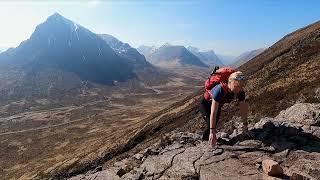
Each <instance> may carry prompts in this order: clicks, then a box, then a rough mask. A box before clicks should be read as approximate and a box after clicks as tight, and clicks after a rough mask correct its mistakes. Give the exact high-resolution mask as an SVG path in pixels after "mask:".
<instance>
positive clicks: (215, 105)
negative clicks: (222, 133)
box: [210, 100, 219, 130]
mask: <svg viewBox="0 0 320 180" xmlns="http://www.w3.org/2000/svg"><path fill="white" fill-rule="evenodd" d="M218 107H219V103H218V102H217V101H215V100H212V104H211V114H210V129H214V130H215V129H216V122H217V121H216V118H217V112H218Z"/></svg>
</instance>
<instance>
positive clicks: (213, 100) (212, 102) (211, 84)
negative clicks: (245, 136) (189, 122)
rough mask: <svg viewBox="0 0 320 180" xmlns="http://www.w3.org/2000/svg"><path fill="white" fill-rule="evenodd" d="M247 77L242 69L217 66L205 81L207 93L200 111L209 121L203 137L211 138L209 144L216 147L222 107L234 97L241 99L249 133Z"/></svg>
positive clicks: (246, 128)
mask: <svg viewBox="0 0 320 180" xmlns="http://www.w3.org/2000/svg"><path fill="white" fill-rule="evenodd" d="M245 83H246V77H245V76H244V75H243V73H242V72H240V71H235V70H233V69H232V68H229V67H224V68H220V69H219V67H215V69H214V71H213V72H212V73H211V75H210V77H209V78H208V79H207V80H206V82H205V93H204V96H203V98H202V99H201V102H200V112H201V114H202V117H203V119H204V120H205V121H206V123H207V128H206V130H205V131H204V133H203V136H202V139H203V140H209V142H208V143H209V146H210V147H215V145H216V142H217V137H216V133H217V130H216V127H217V123H218V121H219V116H220V113H221V107H222V106H223V104H225V103H230V102H231V101H233V100H234V99H237V100H238V101H239V105H240V114H241V119H242V121H243V132H244V133H248V122H247V117H248V105H247V103H246V102H245V92H244V90H243V87H244V86H245Z"/></svg>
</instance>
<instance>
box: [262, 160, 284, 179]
mask: <svg viewBox="0 0 320 180" xmlns="http://www.w3.org/2000/svg"><path fill="white" fill-rule="evenodd" d="M262 169H263V171H264V173H266V174H267V175H269V176H281V175H282V174H283V169H282V168H281V166H280V165H279V164H278V163H277V162H276V161H273V160H271V159H265V160H263V161H262Z"/></svg>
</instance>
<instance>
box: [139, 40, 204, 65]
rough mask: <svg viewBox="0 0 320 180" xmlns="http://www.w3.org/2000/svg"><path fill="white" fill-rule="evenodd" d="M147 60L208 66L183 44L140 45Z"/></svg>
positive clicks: (159, 62)
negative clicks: (153, 46)
mask: <svg viewBox="0 0 320 180" xmlns="http://www.w3.org/2000/svg"><path fill="white" fill-rule="evenodd" d="M138 49H139V50H140V52H144V53H145V54H144V55H145V56H146V58H147V60H148V61H149V62H151V63H152V64H155V65H158V66H186V65H187V66H191V65H193V66H198V67H208V66H207V65H206V64H205V63H204V62H202V61H201V60H200V59H199V58H198V57H197V56H196V55H194V54H192V53H191V52H190V51H188V50H187V48H185V47H184V46H175V45H170V44H168V43H167V44H164V45H162V46H161V47H159V48H152V47H147V46H144V47H140V48H138Z"/></svg>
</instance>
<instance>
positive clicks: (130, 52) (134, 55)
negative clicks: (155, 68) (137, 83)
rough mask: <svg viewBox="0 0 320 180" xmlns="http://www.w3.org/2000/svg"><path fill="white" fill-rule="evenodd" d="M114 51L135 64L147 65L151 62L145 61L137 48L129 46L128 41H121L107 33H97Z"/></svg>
mask: <svg viewBox="0 0 320 180" xmlns="http://www.w3.org/2000/svg"><path fill="white" fill-rule="evenodd" d="M99 36H100V37H101V38H102V39H103V40H104V41H105V42H106V43H107V44H108V45H109V46H110V47H111V48H112V49H113V50H114V51H115V52H117V53H119V54H120V55H121V56H123V57H125V58H127V59H130V60H131V61H133V62H134V65H135V66H138V65H140V66H149V67H151V64H150V63H149V62H147V61H146V58H145V57H144V55H142V54H140V53H139V52H138V50H137V49H135V48H133V47H131V46H130V45H129V44H128V43H123V42H121V41H120V40H118V39H117V38H115V37H114V36H112V35H109V34H100V35H99Z"/></svg>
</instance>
